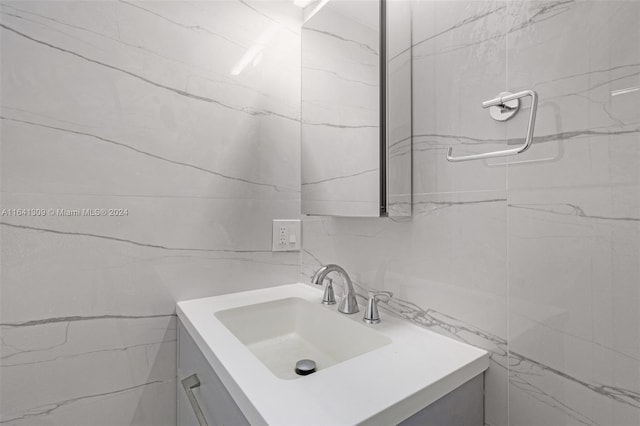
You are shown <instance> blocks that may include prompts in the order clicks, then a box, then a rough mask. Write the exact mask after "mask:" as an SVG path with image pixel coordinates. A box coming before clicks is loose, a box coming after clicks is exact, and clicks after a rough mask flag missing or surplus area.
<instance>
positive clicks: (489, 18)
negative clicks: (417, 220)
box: [412, 1, 507, 193]
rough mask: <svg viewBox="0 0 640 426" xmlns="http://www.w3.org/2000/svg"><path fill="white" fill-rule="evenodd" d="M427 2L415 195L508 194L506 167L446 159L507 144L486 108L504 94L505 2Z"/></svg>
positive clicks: (417, 48) (418, 52)
mask: <svg viewBox="0 0 640 426" xmlns="http://www.w3.org/2000/svg"><path fill="white" fill-rule="evenodd" d="M422 3H423V2H416V4H415V8H414V15H413V28H414V31H413V40H412V42H413V53H412V55H413V71H412V74H413V117H414V118H413V146H414V151H413V154H414V163H413V169H414V172H413V180H414V187H415V188H414V191H415V192H417V193H431V192H450V191H487V190H504V189H505V171H504V170H501V169H496V168H490V167H488V166H487V164H486V163H484V162H482V161H470V162H464V163H450V162H448V161H447V159H446V154H447V150H448V149H449V147H453V155H458V156H459V155H466V154H470V153H480V152H488V151H495V150H500V149H505V147H506V140H505V137H506V126H504V123H497V122H495V121H494V120H492V119H491V117H490V116H489V113H488V111H486V110H484V109H483V108H482V107H481V103H482V102H483V101H485V100H487V99H491V98H493V97H495V96H496V95H497V94H498V93H500V92H503V91H504V90H505V85H506V76H505V67H506V56H505V52H506V47H507V46H506V40H505V38H504V33H503V29H504V24H505V19H506V8H505V3H504V2H503V1H498V2H476V1H462V2H424V3H431V4H424V5H423V4H422ZM452 46H454V47H455V48H452ZM478 70H482V72H478Z"/></svg>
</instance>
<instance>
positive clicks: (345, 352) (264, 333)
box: [215, 297, 391, 379]
mask: <svg viewBox="0 0 640 426" xmlns="http://www.w3.org/2000/svg"><path fill="white" fill-rule="evenodd" d="M356 315H357V314H356ZM215 316H216V318H218V320H220V322H221V323H222V324H224V326H225V327H227V329H229V331H231V333H233V335H234V336H235V337H236V338H238V340H240V342H242V343H243V344H244V345H245V346H246V347H247V348H248V349H249V350H250V351H251V352H252V353H253V354H254V355H255V356H256V357H257V358H258V359H259V360H260V361H262V363H263V364H264V365H265V366H267V368H269V370H271V372H272V373H273V374H274V375H276V376H277V377H280V378H281V379H299V378H301V377H304V376H299V375H297V374H296V373H295V371H294V369H295V365H296V362H297V361H299V360H302V359H311V360H313V361H315V362H316V365H317V370H322V369H326V368H329V367H331V366H332V365H334V364H337V363H339V362H342V361H346V360H348V359H351V358H353V357H356V356H358V355H362V354H364V353H366V352H369V351H372V350H375V349H377V348H380V347H382V346H385V345H388V344H390V343H391V339H389V338H388V337H386V336H385V335H383V334H380V333H378V332H376V331H374V330H373V329H372V328H366V327H362V326H360V324H357V323H355V322H353V321H350V320H349V319H348V318H345V315H336V313H335V312H333V311H330V310H327V309H324V308H323V307H322V306H321V305H319V304H318V303H312V302H310V301H308V300H305V299H302V298H300V297H288V298H286V299H278V300H272V301H270V302H264V303H258V304H255V305H249V306H242V307H239V308H233V309H226V310H224V311H219V312H216V313H215Z"/></svg>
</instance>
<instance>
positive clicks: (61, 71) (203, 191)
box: [0, 1, 302, 426]
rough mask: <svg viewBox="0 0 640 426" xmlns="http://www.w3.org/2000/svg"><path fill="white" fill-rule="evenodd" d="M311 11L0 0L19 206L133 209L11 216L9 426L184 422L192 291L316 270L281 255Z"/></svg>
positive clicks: (7, 170) (295, 189) (6, 238)
mask: <svg viewBox="0 0 640 426" xmlns="http://www.w3.org/2000/svg"><path fill="white" fill-rule="evenodd" d="M301 18H302V12H301V9H300V8H298V7H297V6H295V5H293V4H292V3H291V2H288V1H281V2H256V1H224V2H222V1H215V2H206V1H200V2H198V1H196V2H182V1H180V2H173V1H169V2H150V1H121V2H115V1H113V2H110V1H109V2H77V1H69V2H3V3H2V5H0V24H1V25H2V28H1V29H0V32H1V50H2V55H1V64H0V65H1V68H2V73H1V78H2V89H3V90H2V101H1V102H0V107H1V110H0V115H1V116H2V120H1V121H0V128H1V129H0V131H1V134H0V138H1V139H2V188H1V189H2V193H1V195H2V206H1V207H2V208H9V209H10V208H41V207H42V206H43V205H49V206H48V208H53V209H57V208H60V209H69V210H73V209H75V208H79V209H82V208H107V209H108V208H120V209H128V215H127V216H119V217H102V218H99V217H95V216H94V217H87V216H85V217H77V216H57V217H52V216H50V215H49V216H48V217H39V218H38V217H33V216H32V217H25V216H20V217H18V216H7V215H5V216H3V217H2V220H1V222H2V224H0V234H1V238H2V253H1V254H0V256H1V257H0V260H1V263H2V268H1V275H2V276H1V282H2V289H0V292H1V293H2V299H1V304H2V306H1V309H0V312H1V318H0V323H1V324H2V329H1V330H0V333H1V337H2V348H1V356H2V360H1V362H0V375H1V376H2V387H1V389H0V392H1V393H2V395H1V396H0V400H1V401H2V402H1V403H2V407H1V409H0V410H1V412H2V415H1V416H2V418H1V419H0V421H2V422H3V423H7V424H15V425H28V424H47V425H61V426H62V425H64V426H67V425H84V424H87V421H88V419H90V421H91V423H92V424H95V425H105V426H113V425H144V426H148V425H159V426H164V425H167V426H171V425H175V422H176V412H175V411H176V410H175V392H176V381H175V379H176V377H175V374H176V370H175V368H176V360H175V353H176V352H175V349H176V348H175V330H174V325H175V324H174V323H175V317H174V308H175V302H176V301H179V300H184V299H190V298H197V297H204V296H211V295H215V294H222V293H228V292H233V291H242V290H249V289H256V288H261V287H265V286H270V285H279V284H284V283H289V282H294V281H297V280H298V279H299V261H298V253H276V254H274V253H271V251H270V248H271V220H272V219H273V218H295V217H298V215H299V194H300V187H299V180H300V171H299V153H300V150H299V139H300V136H299V129H300V124H299V120H300V113H299V111H300V106H299V102H300V101H299V93H300V88H299V86H300V84H299V83H300V78H299V70H300V31H299V25H300V22H301ZM90 205H91V206H90ZM100 219H105V220H100ZM105 366H106V367H107V368H106V367H105Z"/></svg>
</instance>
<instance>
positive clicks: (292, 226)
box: [271, 219, 300, 251]
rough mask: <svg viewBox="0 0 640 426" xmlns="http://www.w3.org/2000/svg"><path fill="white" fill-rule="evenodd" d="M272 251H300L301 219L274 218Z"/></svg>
mask: <svg viewBox="0 0 640 426" xmlns="http://www.w3.org/2000/svg"><path fill="white" fill-rule="evenodd" d="M271 251H300V220H299V219H291V220H282V219H274V220H273V245H272V248H271Z"/></svg>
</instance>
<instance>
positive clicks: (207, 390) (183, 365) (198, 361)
mask: <svg viewBox="0 0 640 426" xmlns="http://www.w3.org/2000/svg"><path fill="white" fill-rule="evenodd" d="M193 374H195V375H196V376H197V378H198V379H199V381H200V386H198V387H195V388H194V389H193V390H192V392H193V395H194V397H195V401H196V406H197V407H199V409H200V410H201V412H202V416H203V417H204V419H205V421H206V424H207V425H208V426H245V425H249V424H250V423H249V422H248V421H247V419H246V418H245V416H244V415H243V414H242V411H240V408H239V407H238V405H237V404H236V402H235V401H234V400H233V397H232V396H231V395H230V394H229V392H228V391H227V389H226V388H225V386H224V384H223V383H222V381H221V380H220V378H219V377H218V375H217V374H216V373H215V372H214V371H213V368H212V367H211V365H210V364H209V362H208V361H207V360H206V358H205V357H204V355H203V354H202V352H201V351H200V349H199V348H198V346H197V345H196V343H195V342H194V341H193V338H192V337H191V336H190V335H189V333H188V332H187V330H186V329H185V328H184V326H183V325H182V322H180V321H178V426H201V423H199V422H198V418H197V416H196V414H195V412H196V410H197V409H198V408H195V409H194V407H193V405H192V404H191V403H190V401H189V398H188V396H187V392H186V391H185V389H184V386H183V384H182V381H183V380H184V379H185V378H188V377H190V376H192V375H193ZM483 389H484V376H483V375H482V374H480V375H478V376H476V377H475V378H473V379H471V380H469V381H468V382H466V383H465V384H463V385H461V386H459V387H458V388H457V389H455V390H453V391H452V392H451V393H449V394H448V395H445V396H444V397H442V398H440V399H439V400H437V401H435V402H434V403H432V404H430V405H429V406H427V407H425V408H423V409H422V410H420V411H419V412H417V413H415V414H413V415H412V416H411V417H409V418H407V419H405V420H404V421H402V422H401V423H400V426H443V425H446V426H482V425H483V424H484V410H483V405H484V404H483ZM202 424H204V423H202ZM328 426H329V425H328Z"/></svg>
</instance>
